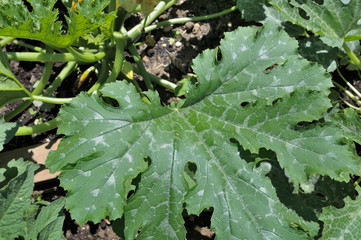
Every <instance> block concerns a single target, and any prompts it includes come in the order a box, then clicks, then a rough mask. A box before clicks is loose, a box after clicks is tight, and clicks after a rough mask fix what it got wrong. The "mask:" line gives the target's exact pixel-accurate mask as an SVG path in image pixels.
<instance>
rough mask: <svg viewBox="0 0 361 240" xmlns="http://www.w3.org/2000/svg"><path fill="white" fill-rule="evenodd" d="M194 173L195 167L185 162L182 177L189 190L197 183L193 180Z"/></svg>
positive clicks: (192, 163)
mask: <svg viewBox="0 0 361 240" xmlns="http://www.w3.org/2000/svg"><path fill="white" fill-rule="evenodd" d="M196 172H197V165H196V164H195V163H194V162H187V163H186V164H185V165H184V172H183V177H184V180H185V181H186V182H187V184H188V187H189V189H191V188H193V187H194V186H195V185H196V184H197V181H196V179H195V175H196Z"/></svg>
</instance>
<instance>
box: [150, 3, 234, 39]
mask: <svg viewBox="0 0 361 240" xmlns="http://www.w3.org/2000/svg"><path fill="white" fill-rule="evenodd" d="M235 10H237V6H233V7H231V8H228V9H226V10H224V11H221V12H218V13H213V14H210V15H205V16H199V17H185V18H174V19H169V20H166V21H163V22H159V23H157V24H154V25H151V26H148V27H146V28H145V29H144V32H145V33H148V32H150V31H152V30H155V29H157V28H159V27H164V26H169V25H171V24H179V23H186V22H190V21H192V22H197V21H204V20H209V19H212V18H217V17H220V16H223V15H226V14H228V13H231V12H233V11H235Z"/></svg>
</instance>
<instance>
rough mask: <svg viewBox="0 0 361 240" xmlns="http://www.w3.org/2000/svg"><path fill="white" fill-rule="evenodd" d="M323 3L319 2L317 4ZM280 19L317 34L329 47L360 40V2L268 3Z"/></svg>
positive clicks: (300, 0)
mask: <svg viewBox="0 0 361 240" xmlns="http://www.w3.org/2000/svg"><path fill="white" fill-rule="evenodd" d="M320 2H322V3H320ZM270 3H272V4H274V5H275V6H276V7H277V8H278V9H279V10H280V11H281V13H282V15H283V17H284V18H285V19H286V20H288V21H291V22H293V23H296V24H300V25H302V26H303V27H305V28H306V29H308V30H310V31H312V32H314V33H317V34H319V35H320V36H321V40H322V41H324V43H326V44H328V45H330V46H331V47H341V46H342V44H343V43H344V42H345V41H354V40H359V39H361V2H360V1H359V0H347V1H346V0H327V1H326V0H325V1H314V0H287V1H284V0H270Z"/></svg>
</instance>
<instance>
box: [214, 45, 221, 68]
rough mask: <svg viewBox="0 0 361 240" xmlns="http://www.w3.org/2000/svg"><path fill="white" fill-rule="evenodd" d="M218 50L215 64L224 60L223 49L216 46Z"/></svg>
mask: <svg viewBox="0 0 361 240" xmlns="http://www.w3.org/2000/svg"><path fill="white" fill-rule="evenodd" d="M216 51H217V55H216V58H215V59H214V64H215V65H218V64H219V63H220V61H221V60H222V57H223V56H222V51H221V49H220V48H219V47H217V48H216Z"/></svg>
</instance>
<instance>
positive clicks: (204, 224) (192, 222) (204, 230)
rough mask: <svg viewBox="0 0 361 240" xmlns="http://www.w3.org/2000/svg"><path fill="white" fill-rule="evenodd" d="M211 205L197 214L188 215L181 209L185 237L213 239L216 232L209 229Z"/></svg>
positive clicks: (211, 212)
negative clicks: (185, 232)
mask: <svg viewBox="0 0 361 240" xmlns="http://www.w3.org/2000/svg"><path fill="white" fill-rule="evenodd" d="M213 211H214V209H213V207H211V208H207V209H204V210H203V211H202V212H201V214H199V216H197V215H194V214H191V215H189V214H188V212H187V211H186V210H184V211H183V213H182V215H183V219H184V226H185V228H186V230H187V235H186V239H214V238H215V236H216V234H215V233H214V232H212V231H211V218H212V214H213Z"/></svg>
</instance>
